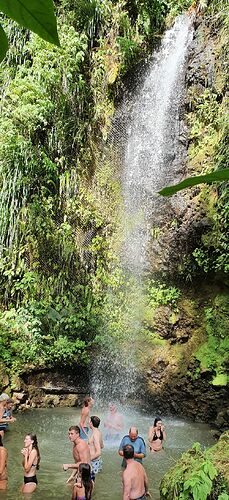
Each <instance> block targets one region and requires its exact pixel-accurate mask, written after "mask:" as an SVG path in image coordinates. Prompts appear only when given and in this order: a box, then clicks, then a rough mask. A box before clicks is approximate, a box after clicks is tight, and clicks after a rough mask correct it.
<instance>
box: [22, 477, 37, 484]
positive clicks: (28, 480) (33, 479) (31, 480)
mask: <svg viewBox="0 0 229 500" xmlns="http://www.w3.org/2000/svg"><path fill="white" fill-rule="evenodd" d="M27 483H36V484H37V477H36V476H31V477H25V476H24V484H27Z"/></svg>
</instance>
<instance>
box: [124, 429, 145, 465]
mask: <svg viewBox="0 0 229 500" xmlns="http://www.w3.org/2000/svg"><path fill="white" fill-rule="evenodd" d="M127 444H129V445H131V446H133V448H134V460H136V461H137V462H140V463H142V459H143V458H144V457H145V456H146V445H145V441H144V439H143V438H142V437H141V436H139V435H138V429H137V428H136V427H131V428H130V430H129V434H128V435H126V436H124V437H123V438H122V441H121V443H120V445H119V450H118V453H119V455H120V457H123V448H124V446H126V445H127ZM125 465H126V462H125V458H123V461H122V467H125Z"/></svg>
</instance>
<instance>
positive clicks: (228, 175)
mask: <svg viewBox="0 0 229 500" xmlns="http://www.w3.org/2000/svg"><path fill="white" fill-rule="evenodd" d="M228 180H229V168H225V169H224V170H217V171H216V172H212V173H211V174H206V175H197V176H196V177H188V178H187V179H185V180H184V181H182V182H179V184H174V186H167V187H165V188H163V189H161V191H159V194H161V195H162V196H171V195H172V194H175V193H177V191H181V190H182V189H185V188H187V187H191V186H196V185H197V184H202V183H205V184H210V183H212V182H220V181H228Z"/></svg>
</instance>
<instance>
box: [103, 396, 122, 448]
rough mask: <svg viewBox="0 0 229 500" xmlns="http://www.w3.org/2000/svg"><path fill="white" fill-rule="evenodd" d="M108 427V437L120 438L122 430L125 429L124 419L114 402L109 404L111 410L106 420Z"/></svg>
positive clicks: (105, 425)
mask: <svg viewBox="0 0 229 500" xmlns="http://www.w3.org/2000/svg"><path fill="white" fill-rule="evenodd" d="M104 427H105V428H106V429H107V432H106V439H113V440H114V439H120V432H121V431H122V430H123V427H124V421H123V416H122V415H121V413H118V411H117V408H116V406H115V404H114V403H110V404H109V410H108V414H107V417H106V420H105V422H104Z"/></svg>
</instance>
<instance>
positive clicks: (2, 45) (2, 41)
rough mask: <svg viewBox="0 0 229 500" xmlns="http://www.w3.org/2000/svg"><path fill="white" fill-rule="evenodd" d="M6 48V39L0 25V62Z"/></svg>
mask: <svg viewBox="0 0 229 500" xmlns="http://www.w3.org/2000/svg"><path fill="white" fill-rule="evenodd" d="M7 49H8V40H7V37H6V34H5V31H4V29H3V28H2V26H1V25H0V62H1V61H2V60H3V59H4V57H5V55H6V51H7Z"/></svg>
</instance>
